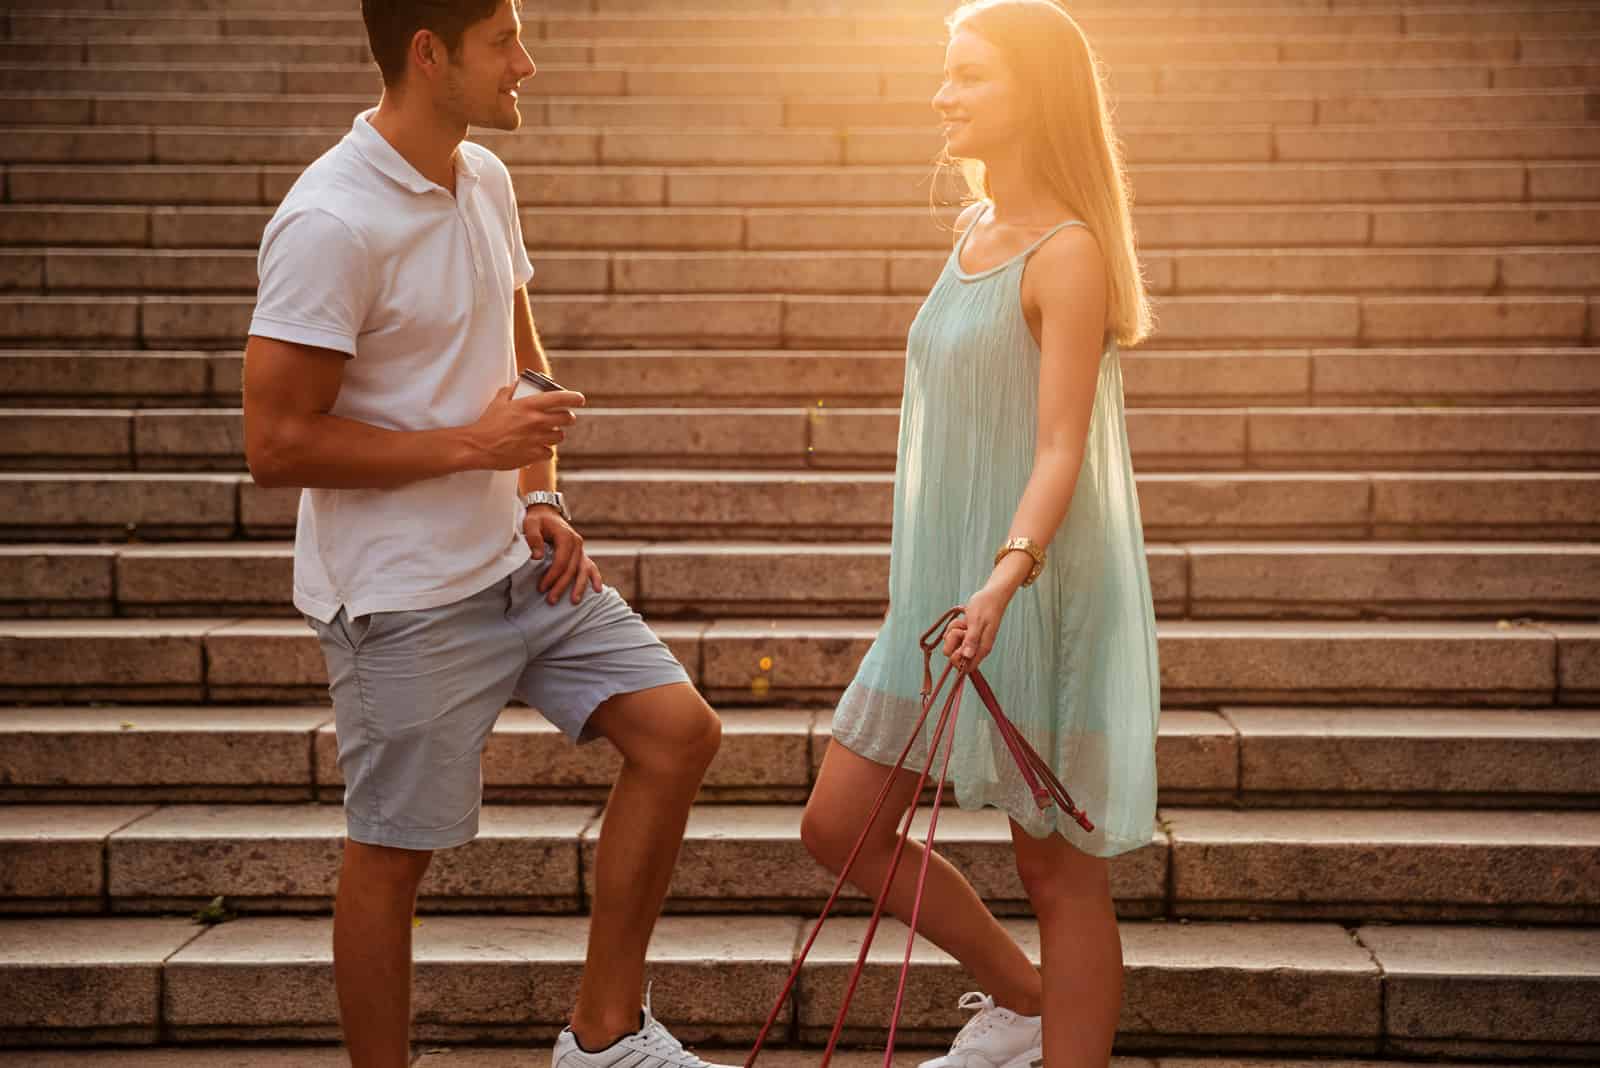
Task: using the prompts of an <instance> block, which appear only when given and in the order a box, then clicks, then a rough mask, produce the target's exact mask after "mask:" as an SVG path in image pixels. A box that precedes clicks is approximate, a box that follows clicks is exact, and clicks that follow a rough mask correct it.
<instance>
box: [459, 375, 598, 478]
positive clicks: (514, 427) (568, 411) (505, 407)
mask: <svg viewBox="0 0 1600 1068" xmlns="http://www.w3.org/2000/svg"><path fill="white" fill-rule="evenodd" d="M512 392H513V387H511V386H506V387H505V388H504V389H501V390H499V391H497V392H496V393H495V395H494V400H492V401H490V402H489V406H488V407H487V408H485V409H484V410H483V414H482V415H480V416H478V421H477V422H476V423H473V424H472V426H471V427H470V428H469V430H468V433H469V434H470V436H471V439H472V441H473V443H474V445H475V446H476V448H477V450H478V452H479V454H480V456H481V458H482V461H483V462H482V465H481V466H482V467H483V468H485V469H487V470H490V471H515V470H517V469H518V468H522V467H527V466H529V465H531V464H534V463H538V462H539V461H540V460H548V459H550V456H551V450H552V449H554V448H555V447H556V446H557V445H559V444H561V443H562V442H563V441H565V440H566V437H567V427H569V426H571V425H572V424H573V423H576V422H577V421H578V417H577V416H576V415H574V414H573V413H572V409H574V408H582V407H583V406H584V404H585V403H587V402H586V401H585V399H584V396H583V394H582V393H576V392H573V391H572V390H562V391H560V392H553V393H540V394H536V395H535V396H532V397H523V398H522V399H521V400H512V399H511V394H512Z"/></svg>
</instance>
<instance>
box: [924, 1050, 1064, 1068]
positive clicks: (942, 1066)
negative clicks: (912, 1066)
mask: <svg viewBox="0 0 1600 1068" xmlns="http://www.w3.org/2000/svg"><path fill="white" fill-rule="evenodd" d="M917 1068H1044V1050H1043V1049H1040V1048H1038V1047H1035V1048H1034V1049H1030V1050H1028V1051H1027V1052H1025V1053H1019V1054H1018V1055H1017V1056H1015V1057H1013V1058H1011V1059H1010V1060H1009V1061H1001V1062H1000V1063H999V1064H995V1063H994V1062H993V1061H991V1060H989V1059H988V1058H987V1057H982V1056H979V1055H978V1054H976V1053H969V1054H967V1055H965V1056H964V1057H962V1058H961V1059H959V1060H953V1059H951V1057H950V1056H949V1055H948V1054H946V1055H945V1056H943V1057H935V1058H934V1059H933V1060H931V1061H923V1062H922V1063H921V1064H920V1065H918V1066H917Z"/></svg>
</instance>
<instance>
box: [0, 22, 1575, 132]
mask: <svg viewBox="0 0 1600 1068" xmlns="http://www.w3.org/2000/svg"><path fill="white" fill-rule="evenodd" d="M694 25H695V29H696V31H697V32H699V31H702V30H703V28H704V27H705V26H706V25H707V21H706V20H705V19H704V18H698V19H696V21H695V23H694ZM1254 40H1256V41H1259V40H1260V39H1254ZM1593 41H1594V38H1593V37H1577V38H1569V37H1563V38H1558V39H1555V44H1554V46H1552V47H1546V48H1544V49H1542V50H1541V52H1542V54H1530V56H1529V58H1528V59H1527V60H1526V61H1518V60H1514V59H1512V58H1510V57H1506V56H1504V55H1503V54H1495V53H1497V52H1499V53H1503V51H1504V49H1503V47H1501V48H1496V47H1495V46H1494V44H1493V43H1492V42H1480V41H1479V40H1478V39H1473V38H1462V39H1456V40H1451V39H1448V38H1437V37H1435V38H1429V39H1424V40H1406V39H1404V38H1391V39H1382V38H1378V39H1375V38H1371V37H1325V38H1321V39H1316V40H1310V41H1302V40H1296V39H1287V40H1283V41H1282V42H1281V44H1280V45H1279V46H1278V50H1279V54H1281V55H1282V60H1281V61H1278V60H1275V59H1274V57H1273V56H1272V55H1269V54H1263V51H1264V50H1263V48H1262V47H1261V45H1260V44H1259V43H1249V42H1242V43H1241V42H1236V41H1231V40H1230V41H1227V42H1226V43H1224V42H1219V41H1214V40H1213V41H1206V40H1204V39H1201V40H1198V41H1197V40H1195V39H1187V40H1182V41H1180V42H1177V43H1168V42H1167V41H1161V42H1159V43H1157V42H1141V43H1138V44H1137V47H1138V48H1139V49H1140V50H1141V51H1144V50H1150V51H1154V53H1155V54H1154V55H1153V56H1149V57H1141V56H1137V55H1129V54H1128V53H1127V50H1126V49H1125V48H1123V47H1122V46H1121V45H1120V43H1119V42H1118V41H1116V40H1111V41H1110V42H1108V48H1109V49H1111V50H1116V51H1122V52H1123V53H1124V54H1123V56H1122V57H1121V58H1120V59H1119V58H1118V57H1116V56H1105V57H1104V58H1106V59H1108V60H1109V61H1110V62H1112V63H1113V64H1114V68H1113V69H1112V70H1111V72H1110V73H1111V77H1112V78H1113V79H1114V85H1113V87H1112V88H1113V91H1114V92H1115V93H1118V94H1121V95H1141V94H1162V95H1164V96H1166V97H1168V98H1169V99H1173V100H1175V101H1178V100H1182V99H1184V98H1186V97H1189V96H1193V95H1196V94H1201V95H1204V94H1212V95H1226V96H1228V97H1230V98H1231V99H1232V100H1234V101H1235V102H1237V101H1240V100H1244V99H1253V98H1260V97H1302V98H1303V97H1305V96H1306V95H1312V96H1320V97H1323V98H1327V99H1330V100H1337V99H1340V98H1342V97H1347V96H1349V95H1363V94H1373V93H1379V94H1426V93H1446V92H1461V93H1482V92H1486V91H1490V90H1494V91H1501V92H1510V91H1517V90H1562V89H1584V88H1588V89H1593V88H1594V87H1595V86H1596V85H1600V63H1596V62H1595V55H1594V43H1593ZM652 47H659V46H652ZM671 47H673V48H674V49H675V50H676V51H675V52H674V53H673V54H676V55H679V56H681V57H682V59H681V60H680V61H679V62H676V63H659V62H657V63H648V62H639V59H640V58H641V57H639V56H637V55H635V56H634V58H633V60H632V61H630V62H626V63H622V62H602V61H594V60H591V58H590V55H589V53H590V50H589V49H588V48H586V47H584V46H581V45H571V44H556V45H550V44H545V45H536V46H534V49H535V56H536V58H537V60H538V63H539V73H538V74H537V76H536V77H535V79H534V80H533V81H531V82H529V83H528V85H529V94H528V98H527V101H528V102H529V103H530V104H536V103H537V101H538V100H539V99H540V98H543V97H562V96H629V97H635V98H647V97H652V96H654V97H661V96H679V95H688V96H735V97H748V96H751V95H769V96H793V97H800V98H810V97H814V96H816V95H817V87H818V86H819V85H826V86H827V89H828V93H829V94H831V95H835V96H859V97H883V96H895V97H906V98H913V97H915V98H920V99H922V100H924V101H926V100H928V99H929V98H930V97H931V96H932V95H933V93H934V91H935V90H936V89H937V88H938V71H939V67H940V63H941V61H942V57H941V56H940V55H939V54H938V51H937V46H936V45H934V46H919V47H918V49H917V50H916V52H915V54H913V55H911V56H904V55H902V56H899V57H896V56H894V55H890V54H886V52H885V50H884V48H883V47H882V46H878V45H874V46H873V47H872V51H871V53H870V54H868V55H866V56H864V57H862V58H863V61H862V62H860V63H857V64H855V65H850V64H846V63H843V62H841V61H840V60H839V59H838V58H837V53H836V52H835V51H834V50H833V48H832V47H830V48H829V50H828V51H827V53H826V54H824V55H822V56H819V57H815V58H812V59H811V60H810V61H809V62H807V60H806V58H805V57H803V56H796V55H795V53H794V52H793V51H792V50H791V51H788V52H785V53H784V54H781V55H776V56H773V57H771V61H770V62H768V63H765V64H758V61H757V60H756V59H754V58H751V55H750V53H751V52H752V51H753V50H754V49H756V48H761V47H764V48H766V49H770V48H771V47H772V46H771V45H770V43H768V39H761V40H760V41H759V42H757V43H756V44H754V45H752V44H751V43H749V42H746V43H743V44H741V45H739V46H737V47H735V48H732V49H730V48H729V47H728V46H726V45H722V46H720V48H721V51H718V48H719V46H718V45H714V44H712V43H711V42H709V41H708V40H707V39H706V38H705V37H704V35H703V33H701V34H700V36H696V37H694V38H693V39H692V43H690V44H688V45H682V44H680V45H676V46H671ZM1518 47H1520V48H1528V49H1529V50H1530V53H1532V52H1533V46H1532V45H1531V44H1530V43H1527V42H1524V43H1522V44H1520V45H1518ZM63 50H64V51H63ZM1463 50H1465V51H1466V52H1467V53H1468V54H1467V55H1465V56H1462V55H1460V54H1459V53H1461V52H1462V51H1463ZM1102 51H1104V50H1102ZM1485 51H1486V52H1488V53H1489V54H1487V55H1472V54H1471V53H1473V52H1485ZM1175 53H1178V54H1183V56H1184V58H1183V59H1181V60H1179V61H1176V62H1174V61H1173V59H1172V56H1173V55H1174V54H1175ZM1190 53H1192V54H1190ZM1219 53H1220V55H1219ZM660 54H661V53H660V52H659V51H658V52H657V55H660ZM713 55H716V56H719V57H720V58H722V59H723V60H724V62H723V63H721V64H715V63H713V62H711V61H710V60H709V57H710V56H713ZM1435 57H1437V58H1435ZM645 58H647V57H645ZM1383 58H1387V59H1388V60H1389V62H1384V63H1382V64H1375V63H1374V62H1373V61H1374V60H1379V59H1383ZM1128 60H1134V61H1133V62H1129V61H1128ZM379 89H380V82H379V79H378V76H377V71H376V70H374V69H373V67H372V65H371V63H370V62H369V61H368V59H367V56H366V47H365V45H364V44H361V43H356V42H348V43H342V42H337V41H328V40H316V39H309V40H308V39H304V38H301V39H296V40H278V41H274V40H271V39H261V38H254V39H233V40H215V39H213V40H205V41H200V40H195V39H184V38H174V39H167V40H160V39H155V40H152V39H149V38H115V39H113V40H110V41H98V42H97V41H89V42H86V43H83V44H78V43H73V44H70V45H62V44H49V43H41V42H37V41H31V42H26V43H23V42H5V41H0V91H10V92H16V91H23V92H59V91H90V92H95V91H101V92H107V93H113V94H124V93H203V94H279V93H288V94H296V95H326V94H356V95H364V96H366V97H367V99H368V100H369V101H371V100H372V99H373V98H374V97H375V95H376V93H377V92H378V90H379ZM1434 106H1436V107H1437V106H1444V107H1446V109H1447V111H1448V112H1450V113H1460V110H1461V107H1460V106H1452V105H1434Z"/></svg>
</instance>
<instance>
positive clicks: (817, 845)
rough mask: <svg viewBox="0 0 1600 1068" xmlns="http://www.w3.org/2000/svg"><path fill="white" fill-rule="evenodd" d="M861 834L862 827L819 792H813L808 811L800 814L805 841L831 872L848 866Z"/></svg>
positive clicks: (816, 857)
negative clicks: (849, 858) (853, 823)
mask: <svg viewBox="0 0 1600 1068" xmlns="http://www.w3.org/2000/svg"><path fill="white" fill-rule="evenodd" d="M860 834H861V827H860V826H859V825H856V826H851V825H850V824H849V821H848V820H847V819H846V818H845V814H844V811H843V810H842V809H841V808H840V807H838V806H835V805H829V804H826V803H825V801H823V800H820V799H819V798H818V797H817V796H816V795H812V798H811V800H810V802H809V803H807V805H806V810H805V814H804V815H803V816H801V817H800V842H801V844H802V845H804V846H805V847H806V852H808V853H810V854H811V856H812V858H813V859H815V860H816V862H817V863H818V864H821V865H822V866H823V867H825V868H827V869H828V870H829V871H833V872H837V871H839V869H841V868H843V867H844V862H845V859H846V858H847V857H849V855H850V849H851V847H852V846H854V845H855V841H856V838H857V837H858V836H859V835H860Z"/></svg>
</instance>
